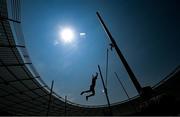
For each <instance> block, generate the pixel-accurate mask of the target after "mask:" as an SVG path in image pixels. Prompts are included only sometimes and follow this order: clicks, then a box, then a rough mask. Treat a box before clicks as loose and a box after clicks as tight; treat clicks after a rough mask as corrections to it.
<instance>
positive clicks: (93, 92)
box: [86, 90, 95, 100]
mask: <svg viewBox="0 0 180 117" xmlns="http://www.w3.org/2000/svg"><path fill="white" fill-rule="evenodd" d="M94 95H95V90H92V94H90V95H88V96H86V100H88V98H89V97H91V96H94Z"/></svg>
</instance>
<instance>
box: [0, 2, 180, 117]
mask: <svg viewBox="0 0 180 117" xmlns="http://www.w3.org/2000/svg"><path fill="white" fill-rule="evenodd" d="M20 8H21V7H20V1H19V0H0V115H52V116H53V115H56V116H57V115H68V116H71V115H78V116H81V115H86V116H91V115H97V116H102V115H179V114H180V107H179V105H180V93H179V89H180V85H179V84H180V72H179V71H180V67H179V66H177V68H175V69H174V71H172V72H171V73H170V74H169V75H167V76H166V77H165V78H163V80H161V81H160V82H159V83H157V84H156V85H155V86H153V87H152V89H153V95H152V96H151V97H150V98H148V99H145V98H143V97H142V96H140V95H137V96H135V97H132V98H130V99H128V100H124V101H121V102H118V103H113V104H110V108H109V107H108V105H100V106H85V105H79V104H76V103H73V102H71V101H68V100H67V99H64V98H62V97H61V96H59V95H58V94H56V93H55V92H54V91H53V90H52V89H51V88H50V87H48V86H47V84H46V83H44V82H43V80H42V78H41V76H39V74H38V72H37V71H36V70H35V68H34V66H33V64H32V62H31V60H30V57H29V55H28V52H27V49H26V46H25V42H24V37H23V32H22V29H21V15H20V11H21V9H20Z"/></svg>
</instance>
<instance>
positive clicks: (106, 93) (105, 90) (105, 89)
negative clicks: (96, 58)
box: [98, 65, 112, 115]
mask: <svg viewBox="0 0 180 117" xmlns="http://www.w3.org/2000/svg"><path fill="white" fill-rule="evenodd" d="M98 69H99V73H100V76H101V80H102V84H103V88H104V92H105V95H106V99H107V103H108V108H109V111H110V114H111V115H112V111H111V107H110V101H109V97H108V92H107V88H106V86H105V84H104V80H103V76H102V73H101V68H100V66H99V65H98Z"/></svg>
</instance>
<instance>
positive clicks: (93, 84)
mask: <svg viewBox="0 0 180 117" xmlns="http://www.w3.org/2000/svg"><path fill="white" fill-rule="evenodd" d="M97 77H98V73H97V72H96V76H94V75H92V83H91V86H90V89H89V90H87V91H83V92H81V95H83V94H84V93H89V92H92V94H90V95H88V96H86V100H88V98H89V97H91V96H94V95H95V90H94V88H95V85H96V80H97Z"/></svg>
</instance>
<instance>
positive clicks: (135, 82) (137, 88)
mask: <svg viewBox="0 0 180 117" xmlns="http://www.w3.org/2000/svg"><path fill="white" fill-rule="evenodd" d="M96 14H97V17H98V19H99V21H100V23H101V24H102V26H103V28H104V30H105V32H106V33H107V35H108V37H109V39H110V40H111V42H112V44H113V46H114V48H115V50H116V52H117V54H118V55H119V58H120V60H121V61H122V63H123V65H124V67H125V69H126V71H127V72H128V75H129V77H130V79H131V80H132V82H133V84H134V86H135V88H136V90H137V91H138V93H139V94H141V92H142V87H141V85H140V84H139V82H138V80H137V78H136V77H135V75H134V73H133V72H132V70H131V68H130V66H129V65H128V63H127V61H126V59H125V58H124V56H123V54H122V53H121V51H120V49H119V47H118V46H117V44H116V41H115V40H114V39H113V37H112V35H111V33H110V31H109V30H108V28H107V27H106V25H105V23H104V21H103V19H102V18H101V16H100V14H99V13H98V12H96Z"/></svg>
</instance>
